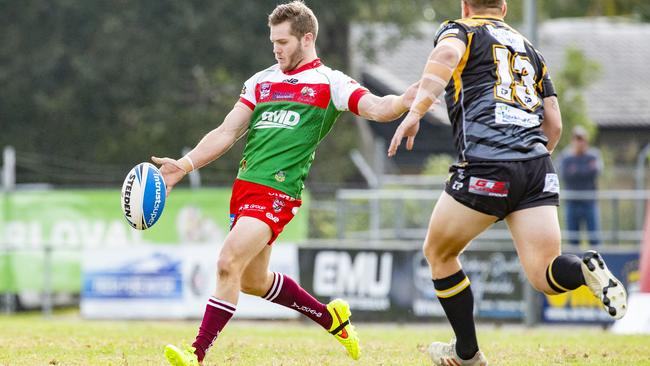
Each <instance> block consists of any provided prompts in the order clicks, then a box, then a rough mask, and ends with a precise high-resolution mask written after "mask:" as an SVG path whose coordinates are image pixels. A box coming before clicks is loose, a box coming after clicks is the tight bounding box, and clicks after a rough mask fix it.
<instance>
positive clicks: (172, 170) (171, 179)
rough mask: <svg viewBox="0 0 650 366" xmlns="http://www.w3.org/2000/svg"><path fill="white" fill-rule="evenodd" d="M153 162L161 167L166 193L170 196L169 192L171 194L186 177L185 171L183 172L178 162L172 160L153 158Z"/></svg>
mask: <svg viewBox="0 0 650 366" xmlns="http://www.w3.org/2000/svg"><path fill="white" fill-rule="evenodd" d="M151 161H153V162H154V163H156V164H158V165H160V174H162V176H163V179H164V180H165V186H166V187H167V192H166V193H167V196H169V192H171V190H172V188H174V186H175V185H176V183H178V182H180V181H181V179H183V177H184V176H185V175H186V173H185V170H183V168H182V166H181V165H180V163H179V162H178V160H175V159H172V158H158V157H155V156H152V157H151Z"/></svg>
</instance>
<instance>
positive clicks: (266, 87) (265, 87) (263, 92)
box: [260, 83, 271, 99]
mask: <svg viewBox="0 0 650 366" xmlns="http://www.w3.org/2000/svg"><path fill="white" fill-rule="evenodd" d="M269 95H271V83H264V84H262V85H260V98H261V99H266V98H268V97H269Z"/></svg>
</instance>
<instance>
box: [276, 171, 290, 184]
mask: <svg viewBox="0 0 650 366" xmlns="http://www.w3.org/2000/svg"><path fill="white" fill-rule="evenodd" d="M274 178H275V180H276V181H278V182H280V183H282V182H284V181H285V179H287V174H286V173H285V172H284V171H282V170H280V171H279V172H277V173H275V176H274Z"/></svg>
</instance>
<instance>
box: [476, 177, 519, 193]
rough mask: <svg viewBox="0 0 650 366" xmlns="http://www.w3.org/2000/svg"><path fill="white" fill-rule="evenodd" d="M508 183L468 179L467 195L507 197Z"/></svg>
mask: <svg viewBox="0 0 650 366" xmlns="http://www.w3.org/2000/svg"><path fill="white" fill-rule="evenodd" d="M509 186H510V183H509V182H499V181H496V180H490V179H483V178H477V177H469V193H474V194H477V195H479V196H490V197H507V196H508V188H509Z"/></svg>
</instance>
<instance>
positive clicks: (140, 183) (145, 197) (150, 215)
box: [121, 163, 166, 230]
mask: <svg viewBox="0 0 650 366" xmlns="http://www.w3.org/2000/svg"><path fill="white" fill-rule="evenodd" d="M165 191H166V187H165V181H164V179H163V176H162V174H160V170H158V168H156V167H155V166H154V165H153V164H150V163H140V164H138V165H136V166H135V167H134V168H133V169H131V171H130V172H129V174H127V175H126V178H125V179H124V184H122V195H121V198H122V200H121V203H122V212H123V213H124V217H125V218H126V221H128V222H129V225H131V226H132V227H133V228H135V229H138V230H145V229H148V228H150V227H152V226H153V224H155V223H156V221H158V219H159V218H160V216H161V215H162V212H163V209H164V208H165Z"/></svg>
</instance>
